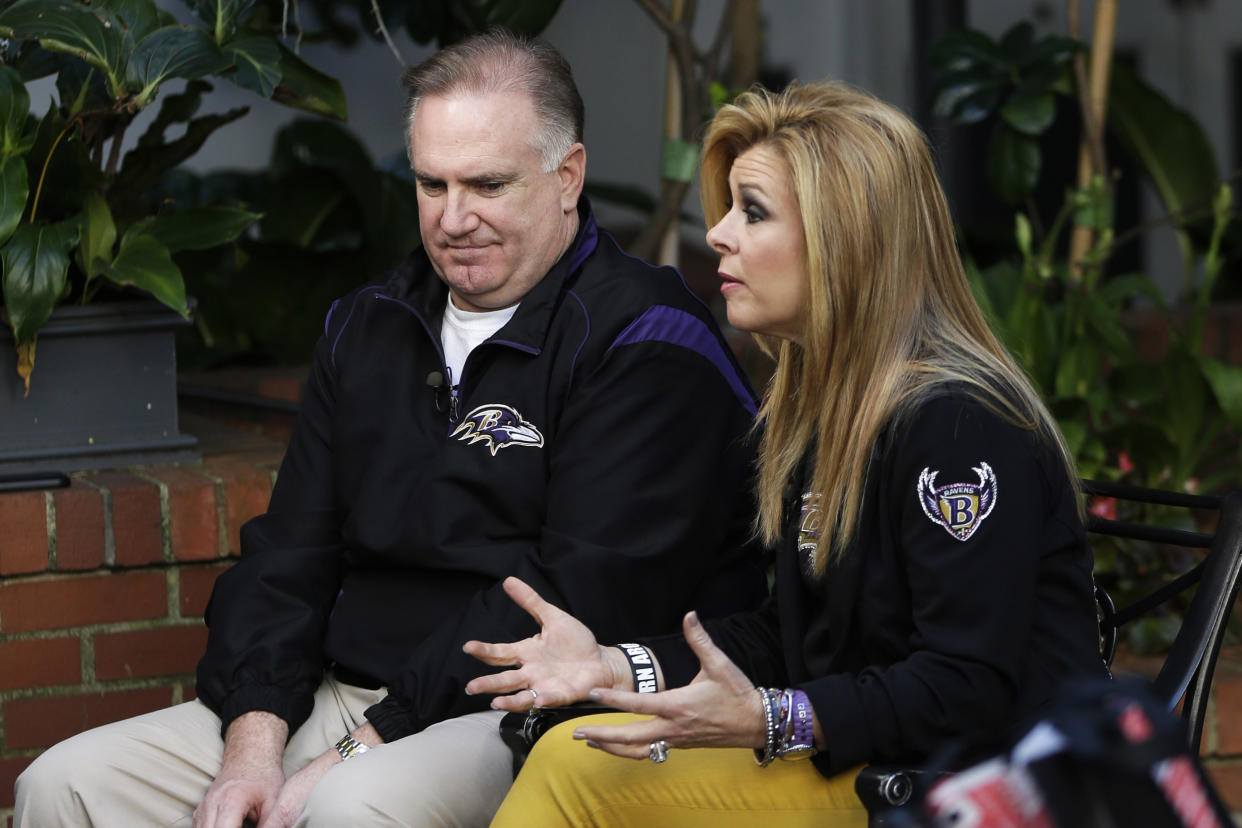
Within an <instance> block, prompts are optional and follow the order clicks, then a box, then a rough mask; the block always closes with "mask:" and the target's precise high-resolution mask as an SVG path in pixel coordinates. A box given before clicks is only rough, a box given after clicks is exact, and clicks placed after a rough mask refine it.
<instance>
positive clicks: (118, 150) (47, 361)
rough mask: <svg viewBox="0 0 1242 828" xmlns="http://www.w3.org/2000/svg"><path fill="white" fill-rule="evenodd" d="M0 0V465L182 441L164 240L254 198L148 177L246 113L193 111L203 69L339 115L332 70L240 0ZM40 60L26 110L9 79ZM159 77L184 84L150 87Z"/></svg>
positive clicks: (125, 455) (152, 451)
mask: <svg viewBox="0 0 1242 828" xmlns="http://www.w3.org/2000/svg"><path fill="white" fill-rule="evenodd" d="M0 6H2V8H0V36H3V37H5V38H7V42H6V43H5V45H4V49H3V52H2V53H0V58H3V65H0V262H2V264H3V268H4V275H3V282H2V288H3V293H2V296H3V302H2V307H0V315H2V318H3V320H4V322H5V326H4V332H3V335H0V342H5V341H7V342H8V343H9V344H10V345H11V346H12V347H14V348H15V361H16V371H13V370H3V371H0V376H2V377H3V378H4V379H3V380H0V468H6V469H30V468H47V467H49V466H53V467H56V468H59V469H61V470H71V469H74V468H86V467H91V466H98V465H101V464H108V465H115V464H128V463H133V462H149V461H152V460H155V459H159V460H164V459H168V456H169V454H170V453H171V455H172V456H175V457H180V456H184V454H185V452H186V450H187V449H189V448H190V447H191V446H192V445H193V442H194V440H193V438H192V437H187V436H184V435H180V434H179V433H178V429H177V417H176V375H175V356H174V352H173V328H174V327H175V326H176V325H177V324H178V323H184V321H185V320H186V319H188V317H189V314H190V307H191V303H190V301H189V300H188V299H187V297H186V291H185V283H184V280H183V278H182V273H181V270H180V268H179V266H178V263H177V256H178V255H179V254H181V253H182V252H183V251H195V250H203V249H209V248H213V247H217V246H220V245H224V244H228V243H230V242H232V241H233V240H235V239H236V238H238V236H239V235H240V234H242V233H243V232H244V231H245V230H246V229H247V228H248V227H249V226H250V225H251V224H252V223H253V222H254V221H255V220H257V219H258V218H260V215H259V214H258V213H255V212H251V211H250V210H248V209H247V207H246V205H245V204H242V203H239V202H237V201H235V200H234V201H228V202H224V203H216V204H211V203H204V204H199V203H195V204H185V203H178V202H177V201H176V200H175V199H169V200H161V199H159V198H157V197H155V196H154V195H153V193H155V191H156V188H157V185H159V184H160V182H161V181H162V180H163V179H164V177H165V176H166V174H167V173H169V171H171V170H173V169H175V168H176V167H177V166H178V165H180V164H181V163H182V162H184V161H185V160H186V159H188V158H190V157H191V156H193V155H194V153H195V152H197V151H198V149H199V148H200V147H202V145H203V143H204V142H205V141H206V140H207V139H208V137H209V136H210V135H211V134H212V133H213V132H215V131H216V130H217V129H219V128H220V127H222V126H224V125H226V124H228V123H231V122H232V121H234V120H236V119H237V118H240V117H241V116H243V115H244V114H245V113H246V109H245V108H239V109H234V110H231V111H228V112H224V113H214V114H201V115H200V114H199V112H198V110H199V108H200V106H201V104H202V99H203V96H204V94H205V93H207V92H208V91H210V90H211V88H212V87H211V85H210V84H209V83H208V82H207V81H206V80H204V78H207V77H215V78H221V79H224V80H227V81H231V82H233V83H235V84H237V85H239V86H241V87H243V88H246V89H249V90H251V91H253V92H255V93H256V94H258V95H261V96H263V97H265V98H271V99H273V100H276V101H279V102H281V103H284V104H287V105H289V106H292V107H296V108H299V109H303V110H307V111H310V112H315V113H318V114H321V115H327V116H332V117H337V118H341V119H343V118H344V117H345V114H346V111H345V101H344V95H343V93H342V91H341V88H340V85H339V84H338V83H337V82H336V81H335V80H333V79H332V78H329V77H327V76H325V75H323V74H322V73H320V72H318V71H317V70H315V69H313V68H312V67H310V66H309V65H308V64H306V63H305V62H304V61H302V60H301V59H300V58H299V57H298V56H297V55H296V54H294V53H293V52H292V51H290V50H289V49H287V48H286V47H285V46H284V44H283V43H282V42H281V39H280V31H279V26H278V25H277V24H275V23H272V22H270V21H269V20H268V15H267V8H268V7H267V6H265V5H261V4H258V3H256V1H255V0H186V6H187V9H188V11H189V13H190V14H191V15H192V16H193V22H191V23H181V22H178V21H177V20H176V19H175V18H174V17H173V16H172V15H171V14H170V13H169V12H168V11H165V10H163V9H160V8H158V7H156V5H155V4H154V2H152V0H93V2H91V3H89V4H87V3H85V2H80V0H16V2H7V3H0ZM47 77H51V78H54V80H55V88H56V93H57V94H56V97H57V100H55V101H54V102H52V104H51V105H50V106H49V107H48V109H47V111H46V112H45V113H44V114H43V115H42V116H39V117H36V116H35V115H33V114H31V111H30V104H31V102H30V96H29V92H28V89H27V85H28V84H30V83H31V82H33V81H36V80H38V79H40V78H47ZM170 81H183V82H184V88H183V89H182V90H181V91H179V92H177V93H175V94H161V92H163V91H164V90H165V87H166V85H167V84H169V82H170ZM157 101H159V106H158V111H157V112H156V113H155V116H154V118H153V119H150V120H149V124H148V125H147V127H146V129H145V130H144V132H143V133H142V134H141V135H140V136H139V137H138V139H137V142H136V144H135V145H134V146H133V147H132V148H129V149H128V151H125V149H126V145H125V143H124V139H125V136H126V134H127V130H128V129H129V128H130V127H131V125H133V123H134V122H135V119H136V118H137V117H138V116H139V114H140V113H142V112H143V111H144V110H146V109H147V108H148V107H150V106H151V105H152V104H153V103H155V102H157ZM173 131H175V132H176V133H177V135H176V137H173V136H172V134H171V133H172V132H173ZM117 314H119V315H120V317H122V318H120V319H116V318H114V317H115V316H116V315H117ZM88 333H89V334H91V335H92V337H93V335H94V334H107V335H108V336H109V337H111V342H110V344H109V343H107V342H104V343H101V342H97V341H92V340H91V339H88V337H87V334H88ZM36 355H37V365H38V370H37V372H36V371H35V367H36ZM105 394H110V396H104V395H105Z"/></svg>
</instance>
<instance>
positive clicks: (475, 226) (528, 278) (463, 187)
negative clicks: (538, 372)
mask: <svg viewBox="0 0 1242 828" xmlns="http://www.w3.org/2000/svg"><path fill="white" fill-rule="evenodd" d="M538 126H539V124H538V120H537V118H536V115H535V107H534V103H533V102H532V101H531V100H530V98H529V97H527V96H525V95H515V94H508V95H503V94H485V95H481V94H476V93H469V92H467V93H460V94H459V93H453V94H450V95H447V96H442V95H430V96H428V97H426V98H424V99H423V100H422V101H421V102H420V103H419V106H418V111H417V112H416V113H415V116H414V125H413V127H412V130H411V133H410V140H411V142H412V144H411V146H412V148H413V152H412V157H413V161H414V177H415V179H416V180H417V182H418V224H419V231H420V232H421V234H422V237H423V246H424V248H425V249H426V251H427V255H428V256H430V257H431V263H432V266H433V267H434V268H435V270H436V273H438V274H439V275H440V278H441V279H443V280H444V282H445V283H446V284H447V285H448V287H449V290H450V291H451V292H452V296H453V302H454V304H456V305H457V306H458V307H459V308H462V309H463V310H469V311H487V310H496V309H499V308H505V307H508V306H510V305H513V304H515V303H517V302H520V301H521V300H522V297H523V296H525V295H526V294H527V292H528V291H530V289H531V288H532V287H534V286H535V285H536V284H538V283H539V281H540V280H541V279H542V278H543V277H544V275H545V274H546V273H547V272H548V269H549V268H550V267H551V266H552V265H553V264H555V262H556V260H557V259H558V258H560V256H561V254H562V253H563V252H564V251H565V249H566V248H567V247H568V246H569V243H570V242H571V241H573V237H574V234H575V233H576V232H577V229H578V214H577V204H578V194H579V192H580V191H581V189H582V179H583V174H584V168H585V164H586V161H585V152H584V150H583V149H582V145H581V144H574V146H573V148H572V149H571V150H570V152H569V154H568V155H567V156H566V158H565V160H563V161H562V162H561V164H560V165H559V166H558V167H557V168H556V169H555V170H552V171H551V172H544V171H543V165H542V164H541V163H540V159H539V154H538V153H537V152H536V151H535V149H534V146H533V143H534V141H533V139H534V137H535V135H536V130H537V129H538Z"/></svg>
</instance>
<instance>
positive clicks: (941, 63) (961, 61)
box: [930, 29, 1005, 72]
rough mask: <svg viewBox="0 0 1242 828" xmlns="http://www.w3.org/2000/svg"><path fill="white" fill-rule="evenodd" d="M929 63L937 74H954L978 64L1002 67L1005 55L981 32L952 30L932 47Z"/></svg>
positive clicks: (994, 42)
mask: <svg viewBox="0 0 1242 828" xmlns="http://www.w3.org/2000/svg"><path fill="white" fill-rule="evenodd" d="M930 62H931V65H932V68H933V69H935V70H936V71H938V72H954V71H959V70H962V69H966V68H968V67H970V66H975V65H978V64H984V65H990V66H994V67H1003V66H1004V65H1005V54H1004V53H1003V52H1002V51H1001V49H1000V46H999V45H998V44H997V43H996V41H994V40H992V38H990V37H988V36H987V35H985V34H984V33H983V32H980V31H977V30H975V29H954V30H953V31H951V32H949V33H948V34H946V35H945V36H944V37H942V38H940V39H939V40H937V41H936V42H935V44H934V45H933V46H932V50H931V55H930Z"/></svg>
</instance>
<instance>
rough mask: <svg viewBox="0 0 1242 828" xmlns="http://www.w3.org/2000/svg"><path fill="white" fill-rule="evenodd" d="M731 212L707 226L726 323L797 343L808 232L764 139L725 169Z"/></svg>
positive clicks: (805, 295)
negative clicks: (715, 255) (717, 261)
mask: <svg viewBox="0 0 1242 828" xmlns="http://www.w3.org/2000/svg"><path fill="white" fill-rule="evenodd" d="M729 197H730V200H731V202H732V203H731V204H730V206H729V212H727V213H725V215H724V217H722V218H721V219H720V221H718V222H717V223H716V226H715V227H713V228H711V229H710V230H708V231H707V243H708V244H710V245H711V246H712V249H713V250H715V251H716V252H717V253H719V254H720V267H719V269H718V270H719V275H720V279H721V282H720V292H721V293H722V294H723V295H724V298H725V305H726V310H727V313H728V317H729V322H730V323H731V324H732V325H733V326H734V327H736V328H741V329H742V330H744V331H751V332H752V333H761V334H769V335H771V336H778V337H780V338H782V339H789V340H792V341H794V342H798V343H801V342H802V337H803V333H804V330H805V327H806V308H807V303H808V302H809V300H810V288H809V285H808V281H807V268H806V237H805V236H804V235H803V233H802V215H801V213H800V212H799V211H798V203H797V200H796V199H795V198H794V193H793V187H792V182H791V181H790V177H789V171H788V169H787V168H786V166H785V163H784V162H783V161H781V159H780V158H778V157H777V156H776V154H775V153H773V152H772V151H771V150H769V149H768V148H767V147H765V146H763V145H762V144H760V145H757V146H754V147H751V148H750V149H748V150H746V152H744V153H742V154H741V155H739V156H738V157H737V159H736V160H734V162H733V167H732V169H730V170H729Z"/></svg>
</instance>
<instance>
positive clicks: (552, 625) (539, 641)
mask: <svg viewBox="0 0 1242 828" xmlns="http://www.w3.org/2000/svg"><path fill="white" fill-rule="evenodd" d="M504 589H505V592H506V593H508V594H509V597H510V598H512V599H513V600H514V602H515V603H516V604H517V605H518V606H519V607H521V608H522V609H524V610H526V611H527V612H528V613H530V615H531V617H532V618H534V619H535V620H536V621H538V622H539V626H540V628H541V629H540V631H539V633H538V634H536V635H533V636H531V637H530V638H527V639H524V640H522V641H514V642H513V643H511V644H484V643H482V642H480V641H467V642H466V644H465V646H463V647H462V649H463V650H465V651H466V652H467V653H469V654H470V655H472V656H474V657H475V658H477V659H479V660H480V661H482V662H484V663H486V664H490V665H492V666H493V667H514V668H516V669H513V670H506V671H504V672H502V673H492V674H491V675H486V676H479V677H478V678H476V679H474V680H472V681H471V682H470V683H468V684H467V685H466V692H467V693H471V694H475V693H511V694H512V695H509V696H497V697H496V698H495V699H493V700H492V707H493V708H495V709H496V710H528V709H529V708H530V707H532V706H533V705H534V704H535V703H537V704H538V705H539V706H540V707H560V706H562V705H566V704H572V703H573V702H576V701H582V700H583V699H585V698H586V695H587V693H588V692H590V691H591V689H592V688H595V687H611V686H613V683H614V681H616V680H617V679H616V677H617V676H618V675H621V676H623V677H624V680H625V682H626V684H628V682H629V681H630V674H629V670H628V667H627V666H626V665H627V663H626V661H625V658H624V656H622V655H621V654H620V653H619V651H617V650H616V649H615V648H613V647H601V646H599V644H597V643H596V641H595V636H594V635H592V634H591V631H590V630H589V629H588V628H587V627H586V625H584V624H583V623H582V622H581V621H579V620H578V619H576V618H574V617H573V616H572V615H570V614H569V613H567V612H565V611H564V610H561V609H559V608H557V607H555V606H553V605H552V604H549V603H548V602H547V601H545V600H543V598H541V597H540V596H539V593H537V592H535V590H533V589H531V587H530V586H529V585H528V584H526V583H525V582H524V581H522V580H519V579H518V578H514V577H512V576H510V577H508V578H505V582H504ZM610 651H611V652H610ZM618 660H619V663H620V665H621V666H620V669H619V670H618ZM531 688H533V689H534V690H536V691H537V692H538V694H539V695H538V701H537V702H536V699H535V697H534V696H532V695H531V693H530V690H531Z"/></svg>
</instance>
